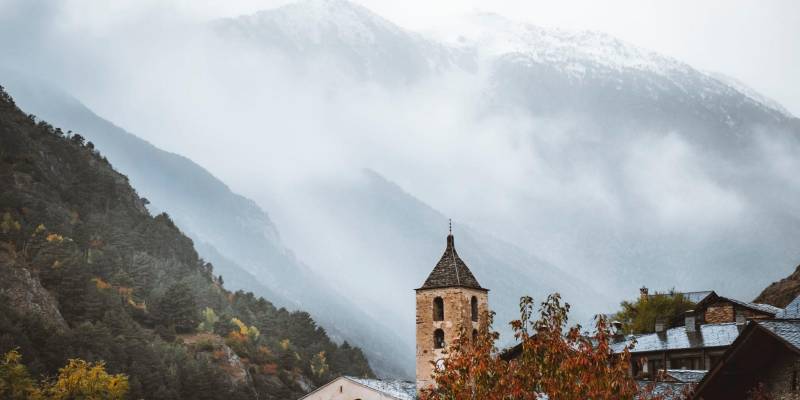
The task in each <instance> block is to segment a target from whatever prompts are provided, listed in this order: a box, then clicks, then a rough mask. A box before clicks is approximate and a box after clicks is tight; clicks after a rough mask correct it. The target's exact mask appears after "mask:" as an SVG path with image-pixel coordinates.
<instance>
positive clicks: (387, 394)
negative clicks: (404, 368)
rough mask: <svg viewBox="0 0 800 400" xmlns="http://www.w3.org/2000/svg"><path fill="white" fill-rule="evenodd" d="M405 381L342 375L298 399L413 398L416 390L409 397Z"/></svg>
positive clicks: (410, 399)
mask: <svg viewBox="0 0 800 400" xmlns="http://www.w3.org/2000/svg"><path fill="white" fill-rule="evenodd" d="M370 383H372V384H370ZM379 383H381V384H379ZM403 383H405V382H402V383H401V382H398V381H381V380H377V379H360V378H350V377H344V376H342V377H339V378H336V379H334V380H332V381H330V382H328V383H327V384H325V385H323V386H320V387H319V388H317V389H316V390H314V391H313V392H311V393H309V394H307V395H305V396H303V397H301V398H300V399H298V400H413V399H414V398H415V397H416V393H415V392H414V397H409V393H408V390H407V388H405V387H403V386H402V384H403ZM398 388H400V389H398ZM401 389H406V390H405V391H403V390H401Z"/></svg>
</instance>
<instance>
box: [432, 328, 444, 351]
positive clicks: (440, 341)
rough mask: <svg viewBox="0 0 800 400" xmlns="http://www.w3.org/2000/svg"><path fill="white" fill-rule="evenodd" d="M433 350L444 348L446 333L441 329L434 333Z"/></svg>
mask: <svg viewBox="0 0 800 400" xmlns="http://www.w3.org/2000/svg"><path fill="white" fill-rule="evenodd" d="M433 348H434V349H443V348H444V331H443V330H441V329H437V330H435V331H433Z"/></svg>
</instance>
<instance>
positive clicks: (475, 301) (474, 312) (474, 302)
mask: <svg viewBox="0 0 800 400" xmlns="http://www.w3.org/2000/svg"><path fill="white" fill-rule="evenodd" d="M470 308H471V309H472V320H473V321H475V322H478V298H477V297H475V296H472V300H470Z"/></svg>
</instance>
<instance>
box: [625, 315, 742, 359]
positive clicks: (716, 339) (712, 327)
mask: <svg viewBox="0 0 800 400" xmlns="http://www.w3.org/2000/svg"><path fill="white" fill-rule="evenodd" d="M737 336H739V328H738V327H737V326H736V323H735V322H730V323H724V324H705V325H700V326H699V327H698V329H697V330H696V331H694V332H687V331H686V327H685V326H679V327H676V328H671V329H667V331H666V332H662V333H650V334H646V335H640V336H636V337H635V339H636V346H635V347H634V348H633V350H631V353H647V352H651V351H664V350H681V349H701V348H707V347H722V346H730V344H731V343H733V341H734V340H736V337H737ZM630 342H631V339H630V338H629V339H627V340H625V341H622V342H619V343H613V344H612V345H611V349H612V350H613V351H614V352H621V351H622V350H623V349H624V348H625V346H626V345H628V344H630Z"/></svg>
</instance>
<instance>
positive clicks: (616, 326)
mask: <svg viewBox="0 0 800 400" xmlns="http://www.w3.org/2000/svg"><path fill="white" fill-rule="evenodd" d="M611 335H612V337H613V339H614V341H615V342H621V341H622V340H623V339H624V338H625V335H624V332H623V331H622V322H619V321H611Z"/></svg>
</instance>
